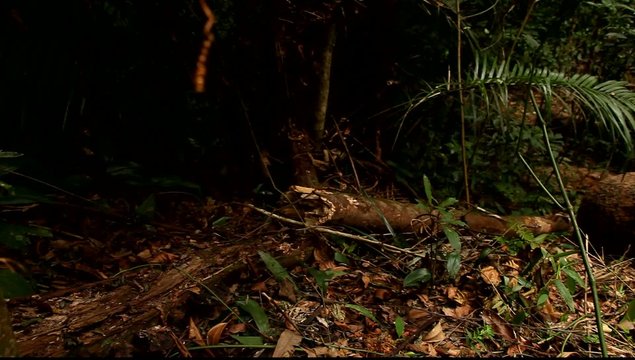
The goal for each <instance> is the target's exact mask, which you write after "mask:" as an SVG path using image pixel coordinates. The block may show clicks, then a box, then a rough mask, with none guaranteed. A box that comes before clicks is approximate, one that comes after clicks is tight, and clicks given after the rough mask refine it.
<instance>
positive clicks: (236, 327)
mask: <svg viewBox="0 0 635 360" xmlns="http://www.w3.org/2000/svg"><path fill="white" fill-rule="evenodd" d="M245 330H247V325H246V324H245V323H238V324H232V325H231V326H230V327H229V329H228V331H229V333H230V334H238V333H242V332H245Z"/></svg>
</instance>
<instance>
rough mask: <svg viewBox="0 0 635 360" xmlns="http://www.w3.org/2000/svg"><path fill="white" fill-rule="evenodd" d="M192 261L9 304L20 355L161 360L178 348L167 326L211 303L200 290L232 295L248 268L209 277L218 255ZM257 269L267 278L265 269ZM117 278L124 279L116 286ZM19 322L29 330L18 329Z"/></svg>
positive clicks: (290, 258)
mask: <svg viewBox="0 0 635 360" xmlns="http://www.w3.org/2000/svg"><path fill="white" fill-rule="evenodd" d="M241 248H244V244H243V245H241V246H236V247H235V251H231V252H233V253H235V256H228V257H224V258H223V259H236V258H238V257H239V256H238V252H239V250H240V249H241ZM312 253H313V248H310V247H304V248H302V249H300V250H297V251H295V252H293V253H291V254H289V255H286V256H283V257H281V258H277V260H278V262H279V263H280V264H281V265H282V266H285V267H293V266H296V265H297V264H300V263H302V262H304V261H308V259H309V257H310V256H311V255H312ZM254 256H257V255H254ZM189 258H190V260H189V261H187V262H185V263H184V264H182V265H181V266H178V267H173V268H172V269H169V270H166V271H160V270H149V269H142V270H143V271H141V273H136V274H132V273H131V274H124V275H123V276H126V275H127V278H126V280H125V284H120V285H117V284H116V281H112V280H111V281H100V282H97V283H94V284H93V285H94V286H92V287H91V286H85V287H82V288H81V289H80V290H78V291H69V292H67V293H66V294H61V295H59V296H57V295H56V296H47V294H43V295H34V296H31V297H29V298H25V299H12V300H11V301H10V304H9V305H10V308H11V313H12V317H13V323H14V330H15V337H16V342H17V348H18V353H19V355H20V356H25V357H69V356H82V357H85V356H87V357H111V356H112V357H120V356H125V357H129V356H134V355H138V354H144V355H157V356H160V357H166V356H167V355H168V354H167V353H166V352H167V351H169V350H170V349H171V348H173V347H174V346H175V344H178V343H180V340H178V339H176V337H174V332H173V330H172V328H173V327H172V326H171V325H172V323H175V322H179V321H181V320H182V319H183V318H184V317H185V316H187V315H188V314H186V313H185V311H186V310H185V309H184V308H186V306H185V305H186V304H188V303H191V302H196V301H195V300H193V299H199V297H201V296H202V297H206V296H209V295H208V294H206V293H204V292H203V290H201V289H202V288H207V289H213V290H214V292H215V293H216V294H222V295H226V296H231V295H227V294H225V291H224V289H225V288H226V287H227V286H228V284H232V283H235V282H239V281H240V276H241V275H242V274H243V273H246V272H248V271H249V269H251V268H249V265H248V263H247V262H243V261H235V260H226V261H227V262H228V263H229V265H227V266H224V267H223V268H222V269H221V270H219V271H216V272H214V276H212V277H211V278H210V276H209V274H210V273H211V272H213V271H210V270H211V269H210V268H214V267H218V266H223V265H224V262H223V263H220V261H221V260H220V259H219V258H218V250H217V249H216V250H207V251H203V252H198V253H197V254H196V255H194V254H191V255H190V256H189ZM250 263H257V261H254V262H250ZM257 265H258V266H257V267H258V268H259V269H257V270H259V271H264V265H262V264H257ZM117 279H119V280H121V278H119V277H117V278H116V279H113V280H117ZM113 282H114V283H115V284H113ZM199 291H200V292H201V294H202V295H200V296H199V295H197V294H198V293H199ZM222 295H221V296H222ZM199 301H202V300H201V299H199ZM224 301H227V299H224ZM0 310H1V309H0ZM19 323H22V324H26V325H16V324H19ZM153 349H154V350H153Z"/></svg>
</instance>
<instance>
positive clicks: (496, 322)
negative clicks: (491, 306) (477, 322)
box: [481, 310, 516, 342]
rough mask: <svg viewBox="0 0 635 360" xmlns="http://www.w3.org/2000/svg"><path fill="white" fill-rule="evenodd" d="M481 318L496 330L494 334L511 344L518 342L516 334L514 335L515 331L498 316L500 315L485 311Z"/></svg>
mask: <svg viewBox="0 0 635 360" xmlns="http://www.w3.org/2000/svg"><path fill="white" fill-rule="evenodd" d="M481 318H482V319H483V321H484V322H485V323H486V324H489V325H491V326H492V329H494V332H495V333H496V334H498V335H500V336H501V337H502V338H503V339H505V340H507V341H509V342H514V341H516V334H515V333H514V329H512V327H511V326H510V325H509V324H508V323H507V322H505V320H503V319H502V318H501V317H500V316H498V314H496V313H494V312H492V311H488V310H485V311H483V314H482V315H481Z"/></svg>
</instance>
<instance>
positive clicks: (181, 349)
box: [168, 319, 192, 358]
mask: <svg viewBox="0 0 635 360" xmlns="http://www.w3.org/2000/svg"><path fill="white" fill-rule="evenodd" d="M190 320H191V319H190ZM168 334H169V335H170V337H171V338H172V341H174V344H175V345H176V348H177V349H179V352H180V353H181V356H183V357H184V358H191V357H192V354H190V351H189V350H188V349H187V348H186V347H185V344H183V342H182V341H181V340H179V338H178V337H176V335H174V333H173V332H172V331H168Z"/></svg>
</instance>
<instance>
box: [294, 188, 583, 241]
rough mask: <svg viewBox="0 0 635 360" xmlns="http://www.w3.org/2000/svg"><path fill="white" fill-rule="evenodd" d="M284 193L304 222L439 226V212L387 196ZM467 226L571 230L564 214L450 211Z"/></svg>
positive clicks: (489, 230)
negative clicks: (502, 213)
mask: <svg viewBox="0 0 635 360" xmlns="http://www.w3.org/2000/svg"><path fill="white" fill-rule="evenodd" d="M287 197H288V198H289V199H291V200H292V202H293V206H288V207H285V208H283V210H282V211H283V213H284V214H285V215H287V216H296V217H300V218H302V219H303V220H304V221H305V223H306V224H307V225H334V224H338V225H347V226H352V227H358V228H366V229H373V230H381V229H384V230H385V229H387V224H389V225H390V227H391V228H392V229H393V230H395V231H398V232H409V231H415V232H419V233H428V234H434V233H436V232H437V231H438V230H439V228H440V227H439V219H440V217H439V212H438V211H437V210H426V209H424V208H423V207H421V206H419V205H417V204H413V203H405V202H399V201H395V200H389V199H381V198H372V197H368V196H362V195H355V194H348V193H341V192H334V191H330V190H324V189H315V188H309V187H303V186H291V188H290V190H289V192H287ZM452 214H453V216H454V217H455V218H456V219H457V220H462V221H463V222H465V223H466V225H467V227H468V229H470V230H472V231H476V232H480V233H486V234H491V235H504V236H514V235H515V234H516V233H515V230H514V229H516V228H517V226H523V227H524V228H525V229H527V230H528V231H530V232H531V233H533V234H534V235H539V234H545V233H552V232H558V231H570V230H571V225H570V224H569V222H568V221H567V218H566V217H563V216H546V217H543V216H498V215H495V214H491V213H484V212H481V211H459V210H456V211H453V212H452Z"/></svg>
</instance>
